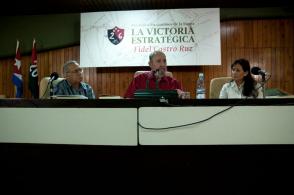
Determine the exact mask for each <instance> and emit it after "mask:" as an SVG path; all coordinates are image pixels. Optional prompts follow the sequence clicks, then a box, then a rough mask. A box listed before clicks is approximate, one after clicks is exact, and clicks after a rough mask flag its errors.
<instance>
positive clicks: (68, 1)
mask: <svg viewBox="0 0 294 195" xmlns="http://www.w3.org/2000/svg"><path fill="white" fill-rule="evenodd" d="M212 7H213V8H217V7H219V8H261V7H285V8H289V7H292V6H291V4H290V0H40V1H36V0H25V1H13V0H9V1H6V2H5V6H1V12H0V15H2V16H4V15H8V16H12V15H35V14H61V13H80V12H94V11H118V10H147V9H174V8H212ZM292 8H293V7H292ZM290 10H291V12H292V11H293V9H290Z"/></svg>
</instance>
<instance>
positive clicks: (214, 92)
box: [209, 77, 232, 99]
mask: <svg viewBox="0 0 294 195" xmlns="http://www.w3.org/2000/svg"><path fill="white" fill-rule="evenodd" d="M231 80H232V77H218V78H213V79H211V81H210V87H209V98H210V99H218V98H219V93H220V91H221V89H222V87H223V85H224V84H225V83H227V82H229V81H231Z"/></svg>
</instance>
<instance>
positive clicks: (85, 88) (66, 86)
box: [54, 80, 95, 99]
mask: <svg viewBox="0 0 294 195" xmlns="http://www.w3.org/2000/svg"><path fill="white" fill-rule="evenodd" d="M54 94H55V95H83V96H85V97H88V99H95V94H94V91H93V89H92V87H91V86H90V85H89V84H87V83H85V82H81V83H80V87H79V88H78V89H76V88H74V87H72V86H71V85H70V83H69V82H68V81H67V80H62V81H60V82H59V83H58V84H57V85H56V86H55V87H54Z"/></svg>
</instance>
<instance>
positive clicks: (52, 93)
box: [49, 81, 54, 99]
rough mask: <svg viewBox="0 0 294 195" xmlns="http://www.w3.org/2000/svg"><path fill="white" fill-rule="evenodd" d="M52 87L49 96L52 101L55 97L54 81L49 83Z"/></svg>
mask: <svg viewBox="0 0 294 195" xmlns="http://www.w3.org/2000/svg"><path fill="white" fill-rule="evenodd" d="M49 84H50V85H49V86H50V93H49V96H50V99H53V97H52V96H53V95H54V92H53V81H50V83H49Z"/></svg>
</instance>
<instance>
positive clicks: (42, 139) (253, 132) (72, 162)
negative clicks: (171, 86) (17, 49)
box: [0, 98, 294, 194]
mask: <svg viewBox="0 0 294 195" xmlns="http://www.w3.org/2000/svg"><path fill="white" fill-rule="evenodd" d="M293 105H294V99H287V98H282V99H276V98H274V99H260V100H253V99H250V100H249V99H248V100H245V101H240V100H217V99H210V100H209V99H207V100H206V99H204V100H192V99H190V100H174V101H169V102H168V104H167V103H161V102H159V101H156V100H130V99H99V100H76V99H73V100H61V99H53V100H45V99H44V100H18V99H11V100H9V99H3V100H0V107H1V108H0V115H1V116H0V142H1V143H0V154H1V164H0V165H1V167H2V168H3V170H4V171H3V174H2V177H3V178H5V182H4V183H3V186H4V188H8V189H9V190H10V192H12V191H14V190H18V191H19V190H20V191H22V192H25V191H26V192H40V191H43V190H44V189H46V190H47V192H56V190H55V188H56V186H57V187H58V186H60V187H62V188H66V191H68V190H73V191H75V190H76V189H79V190H82V191H84V190H86V191H87V190H89V189H92V190H94V191H97V192H103V191H104V190H107V192H116V191H119V192H121V191H125V192H138V190H137V189H138V188H139V189H140V191H144V192H150V193H154V192H155V191H156V192H175V191H177V192H182V193H183V192H195V193H200V194H211V193H213V192H218V193H226V194H227V193H229V194H238V192H240V191H242V192H243V194H250V193H252V191H251V190H250V189H251V188H250V187H251V186H253V187H258V190H257V192H265V191H267V190H269V191H272V190H273V191H275V192H284V190H287V192H289V189H292V187H291V188H290V186H292V182H291V180H289V179H288V178H289V177H290V176H291V175H292V174H293V173H294V168H293V164H294V160H293V155H294V145H293V140H294V139H293V134H294V128H293V125H294V120H293V119H292V118H293V116H294V107H293ZM230 106H233V107H232V108H231V109H229V110H227V111H224V112H222V113H220V114H218V115H216V116H215V117H213V118H211V119H209V120H207V121H204V122H202V123H199V124H195V125H188V126H185V127H179V128H171V129H161V130H160V129H157V130H156V129H144V128H143V127H142V126H144V127H148V128H166V127H173V126H178V125H185V124H188V123H193V122H197V121H201V120H205V119H207V118H208V117H211V116H212V115H214V114H216V113H217V112H219V111H222V110H224V109H226V108H228V107H230ZM36 120H37V121H36ZM140 125H141V126H140ZM261 181H262V182H261ZM276 182H283V188H280V186H279V187H277V183H276ZM212 186H215V187H212ZM269 186H273V187H269ZM275 186H276V188H275ZM287 186H288V187H287ZM255 192H256V191H255ZM241 194H242V193H241Z"/></svg>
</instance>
